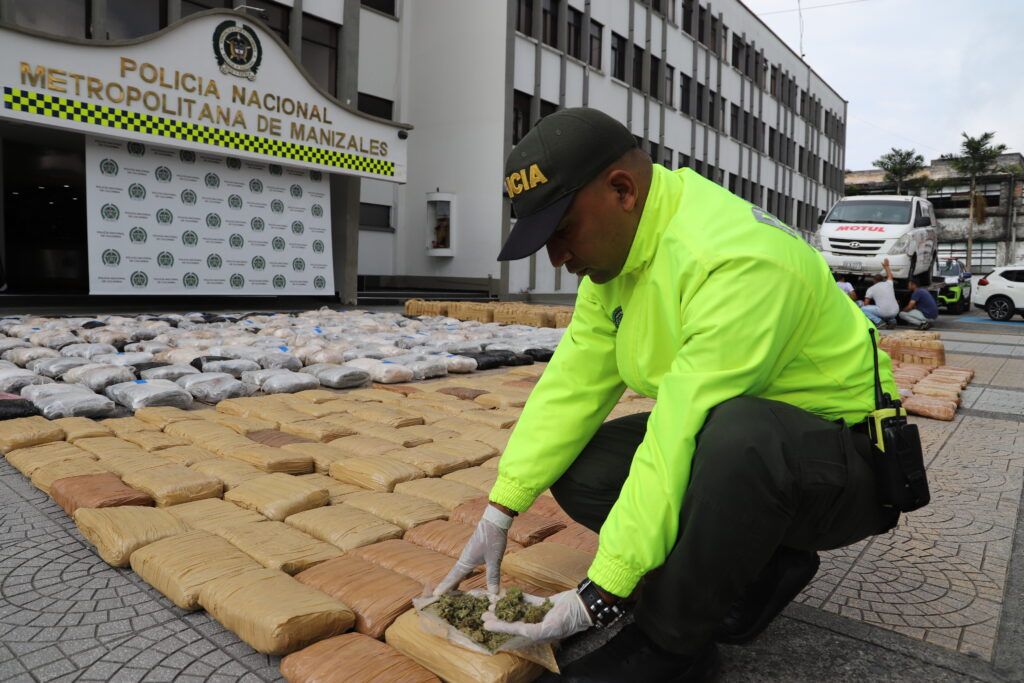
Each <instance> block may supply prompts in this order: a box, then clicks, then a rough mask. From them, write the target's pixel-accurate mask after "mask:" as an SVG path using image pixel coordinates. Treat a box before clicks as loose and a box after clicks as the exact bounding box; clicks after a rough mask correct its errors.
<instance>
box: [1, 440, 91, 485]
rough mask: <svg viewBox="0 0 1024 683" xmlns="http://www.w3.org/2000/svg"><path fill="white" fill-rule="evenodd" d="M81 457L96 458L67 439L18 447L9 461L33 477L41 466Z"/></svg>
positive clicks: (12, 452)
mask: <svg viewBox="0 0 1024 683" xmlns="http://www.w3.org/2000/svg"><path fill="white" fill-rule="evenodd" d="M81 458H88V459H90V460H95V456H93V454H92V453H90V452H88V451H86V450H83V449H81V448H79V447H78V446H75V445H74V444H70V443H67V442H65V441H53V442H51V443H44V444H39V445H38V446H29V447H28V448H18V449H16V450H13V451H11V452H10V453H8V454H7V462H9V463H11V465H13V466H14V468H15V469H17V470H18V471H19V472H21V473H22V474H24V475H25V476H26V477H31V476H32V475H33V474H34V473H35V471H36V470H37V469H39V468H40V467H44V466H46V465H51V464H53V463H55V462H61V461H63V460H80V459H81Z"/></svg>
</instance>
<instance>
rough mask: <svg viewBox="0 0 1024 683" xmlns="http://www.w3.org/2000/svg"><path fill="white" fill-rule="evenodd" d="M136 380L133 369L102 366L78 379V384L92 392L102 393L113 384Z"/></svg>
mask: <svg viewBox="0 0 1024 683" xmlns="http://www.w3.org/2000/svg"><path fill="white" fill-rule="evenodd" d="M133 379H135V373H134V372H132V369H131V368H126V367H123V366H120V365H101V366H100V367H98V368H92V369H91V370H87V371H86V372H83V373H82V374H81V376H79V377H78V380H77V384H81V385H82V386H84V387H88V388H89V389H90V390H92V391H99V392H102V391H103V390H104V389H106V388H107V387H109V386H110V385H112V384H120V383H121V382H130V381H132V380H133Z"/></svg>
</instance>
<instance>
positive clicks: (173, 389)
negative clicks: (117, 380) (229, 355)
mask: <svg viewBox="0 0 1024 683" xmlns="http://www.w3.org/2000/svg"><path fill="white" fill-rule="evenodd" d="M106 394H107V396H109V397H110V398H111V399H113V400H114V401H115V402H116V403H118V404H120V405H122V406H124V407H125V408H128V409H129V410H133V411H135V410H138V409H139V408H147V407H151V406H173V407H175V408H181V409H183V410H185V409H188V408H191V407H192V394H190V393H188V392H187V391H185V390H184V389H182V388H181V387H179V386H178V385H177V384H175V383H174V382H171V381H168V380H166V379H137V380H135V381H133V382H122V383H121V384H115V385H113V386H110V387H107V391H106Z"/></svg>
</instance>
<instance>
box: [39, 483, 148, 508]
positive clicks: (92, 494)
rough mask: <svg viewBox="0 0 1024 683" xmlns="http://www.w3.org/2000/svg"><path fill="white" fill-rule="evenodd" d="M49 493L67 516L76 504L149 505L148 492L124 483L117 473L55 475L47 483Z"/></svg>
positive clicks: (87, 506) (106, 505)
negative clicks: (55, 477)
mask: <svg viewBox="0 0 1024 683" xmlns="http://www.w3.org/2000/svg"><path fill="white" fill-rule="evenodd" d="M50 496H51V497H52V498H53V500H54V501H55V502H56V503H57V505H60V506H61V508H63V510H64V512H66V513H67V514H68V515H69V516H71V517H74V514H75V510H77V509H78V508H108V507H120V506H122V505H138V506H143V507H147V506H152V505H153V499H152V498H150V497H149V495H147V494H146V493H144V492H142V491H138V490H136V489H133V488H131V487H130V486H125V485H124V483H123V482H122V481H121V478H120V477H118V476H117V475H116V474H111V473H107V474H85V475H81V476H77V477H64V478H63V479H57V480H56V481H54V482H53V484H52V485H51V486H50Z"/></svg>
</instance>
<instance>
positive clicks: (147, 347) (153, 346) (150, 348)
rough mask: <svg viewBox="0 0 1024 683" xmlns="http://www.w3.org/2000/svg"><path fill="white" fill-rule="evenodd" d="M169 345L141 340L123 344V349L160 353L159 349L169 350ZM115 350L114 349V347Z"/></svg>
mask: <svg viewBox="0 0 1024 683" xmlns="http://www.w3.org/2000/svg"><path fill="white" fill-rule="evenodd" d="M170 348H171V347H170V346H168V345H167V344H164V343H163V342H158V341H142V342H132V343H131V344H125V346H124V350H125V351H144V352H145V353H153V354H156V353H160V352H161V351H168V350H170ZM115 350H116V349H115Z"/></svg>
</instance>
